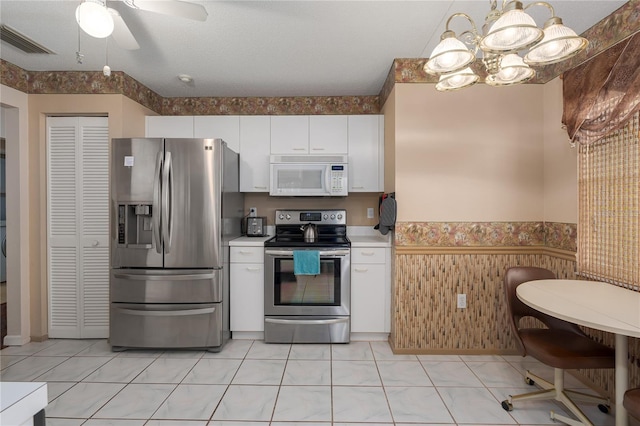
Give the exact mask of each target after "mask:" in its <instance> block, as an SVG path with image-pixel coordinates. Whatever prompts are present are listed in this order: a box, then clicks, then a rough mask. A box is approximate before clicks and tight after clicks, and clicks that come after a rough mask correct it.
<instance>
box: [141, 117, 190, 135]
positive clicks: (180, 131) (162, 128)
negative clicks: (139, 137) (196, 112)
mask: <svg viewBox="0 0 640 426" xmlns="http://www.w3.org/2000/svg"><path fill="white" fill-rule="evenodd" d="M145 134H146V136H147V137H148V138H192V137H193V116H191V115H181V116H149V117H146V132H145Z"/></svg>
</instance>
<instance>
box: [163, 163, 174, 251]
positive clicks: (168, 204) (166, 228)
mask: <svg viewBox="0 0 640 426" xmlns="http://www.w3.org/2000/svg"><path fill="white" fill-rule="evenodd" d="M165 157H166V158H165V163H164V168H163V169H162V216H163V218H164V219H163V221H162V236H163V239H164V252H165V253H167V254H168V253H169V252H171V236H172V235H171V234H172V228H173V214H172V213H173V164H172V161H171V153H170V152H169V151H167V153H166V154H165Z"/></svg>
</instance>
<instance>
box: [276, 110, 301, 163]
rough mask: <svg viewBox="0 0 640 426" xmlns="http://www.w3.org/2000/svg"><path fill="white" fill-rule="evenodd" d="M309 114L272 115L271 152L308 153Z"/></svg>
mask: <svg viewBox="0 0 640 426" xmlns="http://www.w3.org/2000/svg"><path fill="white" fill-rule="evenodd" d="M308 153H309V116H308V115H277V116H272V117H271V154H308Z"/></svg>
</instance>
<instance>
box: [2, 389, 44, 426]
mask: <svg viewBox="0 0 640 426" xmlns="http://www.w3.org/2000/svg"><path fill="white" fill-rule="evenodd" d="M0 395H2V398H0V424H2V425H21V424H24V423H25V422H27V421H28V420H29V419H31V418H32V417H33V416H34V415H35V414H37V413H38V412H39V411H40V410H42V409H43V408H45V407H46V406H47V383H46V382H0Z"/></svg>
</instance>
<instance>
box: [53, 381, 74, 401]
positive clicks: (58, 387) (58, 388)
mask: <svg viewBox="0 0 640 426" xmlns="http://www.w3.org/2000/svg"><path fill="white" fill-rule="evenodd" d="M75 385H76V382H47V398H48V399H49V402H51V401H53V400H54V399H56V398H57V397H59V396H60V395H62V394H63V393H65V392H66V391H68V390H69V389H71V388H72V387H74V386H75Z"/></svg>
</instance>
